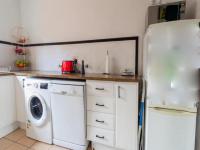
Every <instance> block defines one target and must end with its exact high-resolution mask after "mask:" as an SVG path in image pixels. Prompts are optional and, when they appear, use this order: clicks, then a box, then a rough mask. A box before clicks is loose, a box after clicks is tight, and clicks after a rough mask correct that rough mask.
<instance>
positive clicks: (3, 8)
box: [0, 0, 20, 67]
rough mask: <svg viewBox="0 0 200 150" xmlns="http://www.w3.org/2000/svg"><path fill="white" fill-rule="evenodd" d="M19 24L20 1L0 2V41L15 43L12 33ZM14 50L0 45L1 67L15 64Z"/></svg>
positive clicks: (7, 0)
mask: <svg viewBox="0 0 200 150" xmlns="http://www.w3.org/2000/svg"><path fill="white" fill-rule="evenodd" d="M19 23H20V11H19V0H0V40H3V41H9V42H15V39H14V38H13V37H12V31H13V29H14V28H15V27H16V26H18V25H19ZM13 48H14V47H13V46H7V45H2V44H0V67H1V66H10V65H12V64H13V62H14V60H15V53H14V50H13Z"/></svg>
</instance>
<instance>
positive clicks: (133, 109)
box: [115, 83, 138, 150]
mask: <svg viewBox="0 0 200 150" xmlns="http://www.w3.org/2000/svg"><path fill="white" fill-rule="evenodd" d="M115 89H116V93H117V94H116V147H117V148H120V149H124V150H137V130H138V84H135V83H116V85H115Z"/></svg>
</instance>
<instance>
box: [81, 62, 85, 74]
mask: <svg viewBox="0 0 200 150" xmlns="http://www.w3.org/2000/svg"><path fill="white" fill-rule="evenodd" d="M81 74H85V63H84V60H82V64H81Z"/></svg>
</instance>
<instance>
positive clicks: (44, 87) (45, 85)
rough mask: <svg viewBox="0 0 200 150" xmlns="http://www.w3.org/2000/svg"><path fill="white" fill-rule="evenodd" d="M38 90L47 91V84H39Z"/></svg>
mask: <svg viewBox="0 0 200 150" xmlns="http://www.w3.org/2000/svg"><path fill="white" fill-rule="evenodd" d="M40 89H46V90H47V89H48V83H40Z"/></svg>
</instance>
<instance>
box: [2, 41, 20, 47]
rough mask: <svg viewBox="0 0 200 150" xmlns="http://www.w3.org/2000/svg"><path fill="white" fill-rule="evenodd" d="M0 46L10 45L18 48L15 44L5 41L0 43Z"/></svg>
mask: <svg viewBox="0 0 200 150" xmlns="http://www.w3.org/2000/svg"><path fill="white" fill-rule="evenodd" d="M0 44H5V45H12V46H18V45H19V44H17V43H12V42H7V41H0Z"/></svg>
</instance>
